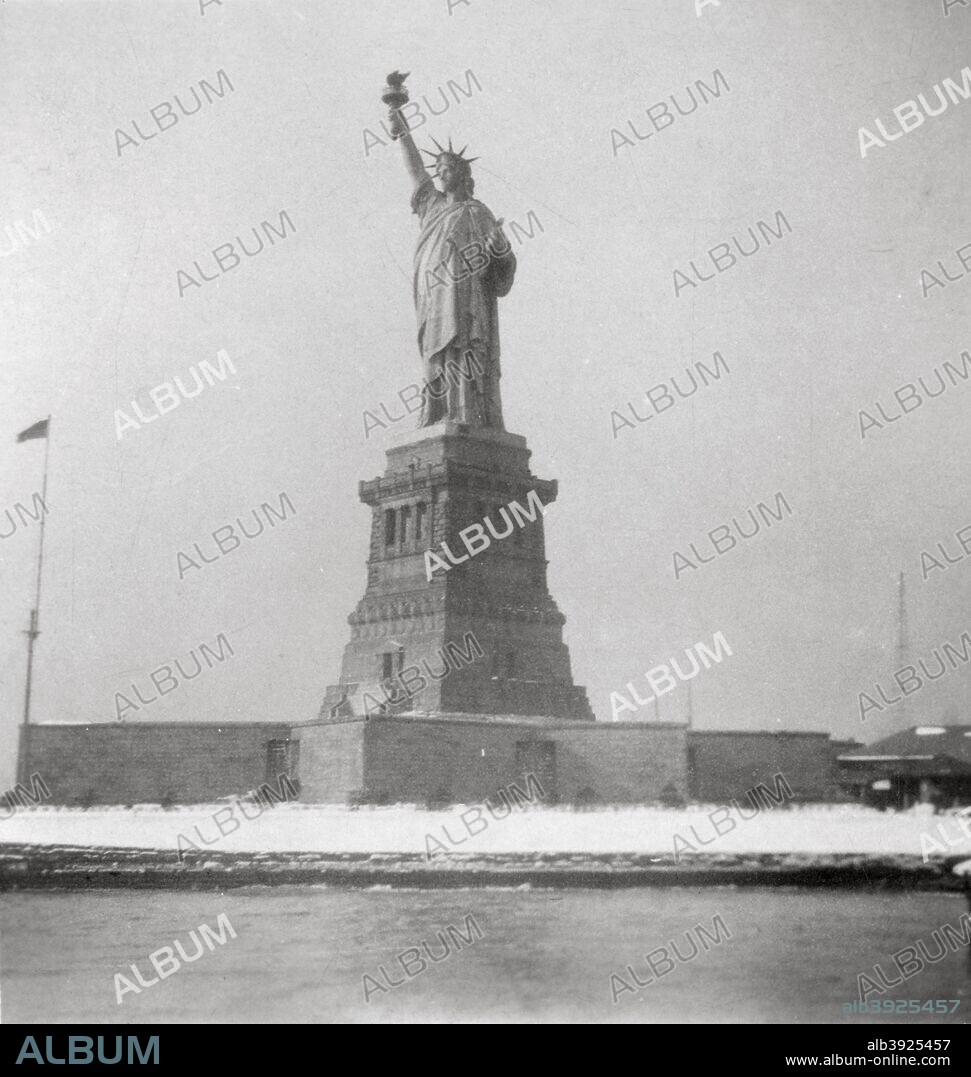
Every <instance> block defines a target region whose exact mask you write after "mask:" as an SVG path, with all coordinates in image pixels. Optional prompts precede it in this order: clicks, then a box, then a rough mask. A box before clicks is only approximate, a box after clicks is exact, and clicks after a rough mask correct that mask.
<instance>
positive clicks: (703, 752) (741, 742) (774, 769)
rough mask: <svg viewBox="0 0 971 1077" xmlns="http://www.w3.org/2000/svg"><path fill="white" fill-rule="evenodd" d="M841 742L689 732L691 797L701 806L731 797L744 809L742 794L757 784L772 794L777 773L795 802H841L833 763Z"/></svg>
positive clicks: (806, 736) (807, 736) (822, 736)
mask: <svg viewBox="0 0 971 1077" xmlns="http://www.w3.org/2000/svg"><path fill="white" fill-rule="evenodd" d="M843 743H844V742H841V741H834V740H832V739H831V738H830V736H829V734H827V733H784V732H779V733H772V732H765V733H761V732H752V733H749V732H725V733H722V732H712V731H695V730H691V731H689V733H688V752H689V756H688V771H689V788H690V791H691V796H692V798H693V799H695V800H700V801H703V802H705V803H727V802H728V801H729V800H731V799H732V798H733V797H735V798H737V799H738V800H739V801H740V802H742V803H743V807H747V801H745V793H746V791H747V790H749V789H752V788H754V787H755V786H756V785H758V784H759V783H760V782H761V783H764V784H765V785H767V786H768V787H769V788H770V789H773V790H774V789H775V782H774V780H773V775H774V774H778V773H781V774H783V775H784V777H785V780H786V782H787V783H788V785H789V787H790V788H791V789H792V791H793V793H794V794H795V796H794V798H793V799H795V800H803V801H806V800H829V801H833V800H842V799H845V796H844V794H843V793H842V792H841V789H840V784H839V771H838V768H837V765H836V756H837V755H838V754H839V751H840V750H842V747H843Z"/></svg>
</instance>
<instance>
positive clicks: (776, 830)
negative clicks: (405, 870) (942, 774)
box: [0, 803, 971, 860]
mask: <svg viewBox="0 0 971 1077" xmlns="http://www.w3.org/2000/svg"><path fill="white" fill-rule="evenodd" d="M246 808H247V813H248V814H249V815H253V814H255V811H254V808H253V807H252V805H246ZM716 811H717V814H716V815H715V820H714V822H715V823H717V824H718V829H720V830H722V831H724V833H722V834H721V835H720V836H719V835H718V834H717V832H716V829H715V826H714V824H713V820H712V819H710V818H709V815H710V813H715V812H716ZM217 812H221V814H220V815H219V816H218V820H214V818H213V816H214V814H216V813H217ZM463 815H464V821H463ZM219 822H221V823H222V829H223V830H225V831H227V833H226V834H225V835H221V834H220V830H219V826H218V823H219ZM732 823H733V824H734V826H733V827H731V826H730V824H732ZM939 828H940V829H939ZM180 835H181V839H182V840H180ZM676 835H677V836H678V839H679V840H678V842H677V845H676V844H675V836H676ZM922 835H927V837H926V838H925V840H924V843H923V844H922V841H921V836H922ZM429 836H430V837H429ZM945 836H946V838H947V839H948V840H945ZM930 841H933V842H934V843H936V844H934V845H932V844H929V842H930ZM20 843H24V844H37V845H54V844H57V845H77V846H95V847H98V846H100V847H116V848H135V849H159V850H167V849H170V850H172V851H173V853H177V851H178V850H179V849H180V848H181V849H182V850H189V851H192V848H193V845H195V846H197V847H198V848H199V849H200V850H205V849H206V848H207V847H211V848H212V849H213V851H217V850H218V851H223V852H253V853H256V852H271V853H272V852H307V853H311V852H315V853H316V852H322V853H328V852H330V853H422V854H423V853H426V852H431V853H438V854H440V853H443V852H445V851H448V852H453V851H457V852H461V853H473V854H475V853H481V854H488V853H587V854H591V853H640V854H651V855H661V854H667V855H669V856H670V855H671V854H672V853H674V852H678V853H680V858H681V859H682V860H685V859H687V858H689V857H690V856H691V855H692V851H693V850H697V851H698V852H701V853H710V854H713V853H724V854H732V853H776V854H778V853H795V854H840V853H842V854H853V853H857V854H870V855H875V856H882V855H905V856H916V857H920V856H922V854H923V852H924V850H925V849H926V850H927V851H928V853H929V855H931V856H933V857H935V858H936V857H940V856H944V855H949V856H961V857H965V856H967V857H971V838H969V837H968V836H967V834H966V833H965V832H964V831H963V830H962V829H961V827H960V826H959V824H958V821H956V820H955V819H954V817H953V816H952V815H950V814H947V815H931V814H927V813H924V812H919V811H914V812H901V813H896V814H894V813H887V812H878V811H873V810H868V809H865V808H860V807H857V806H853V805H850V806H848V805H814V806H806V807H798V808H790V809H766V810H763V811H762V812H761V813H760V814H758V815H756V816H755V817H753V818H751V819H748V820H744V819H741V818H740V817H739V816H738V814H737V813H736V812H735V811H732V812H731V814H730V816H728V817H727V818H726V817H725V809H721V810H720V811H719V810H717V809H716V808H715V807H714V806H705V807H699V806H693V807H690V808H685V809H664V808H633V807H621V808H617V809H613V810H612V809H600V810H596V811H571V810H569V809H564V808H544V807H535V806H534V807H529V808H526V809H524V810H513V811H512V812H511V813H510V814H509V815H508V816H506V817H505V818H495V819H494V818H493V817H492V816H491V815H490V814H489V813H488V811H486V810H485V809H484V808H483V807H482V806H481V805H480V806H477V807H470V808H467V809H463V808H460V807H454V808H452V809H450V810H447V811H425V810H421V809H418V808H414V807H408V806H400V805H399V806H394V807H363V808H359V809H356V810H353V809H349V808H344V807H329V806H321V805H303V804H280V805H277V806H276V807H274V808H273V809H272V810H269V809H268V810H266V811H264V812H263V814H262V815H260V816H259V817H257V818H255V819H246V818H243V817H242V815H241V813H240V808H239V807H238V805H237V804H236V803H233V804H232V805H231V806H229V807H226V806H223V805H219V804H212V805H207V806H196V807H183V808H175V809H170V810H168V811H163V810H162V809H161V808H159V807H157V806H154V805H144V806H135V807H133V808H100V809H89V810H87V811H83V810H80V809H71V808H50V807H48V808H45V807H36V808H25V809H21V810H19V811H18V812H17V813H16V814H14V815H13V816H11V817H10V818H8V819H4V820H0V852H2V847H3V845H5V844H20ZM190 843H192V844H190Z"/></svg>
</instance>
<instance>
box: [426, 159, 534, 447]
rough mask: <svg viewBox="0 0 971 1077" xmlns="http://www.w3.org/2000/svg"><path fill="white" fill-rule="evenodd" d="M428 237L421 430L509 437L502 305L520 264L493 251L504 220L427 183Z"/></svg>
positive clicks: (507, 251)
mask: <svg viewBox="0 0 971 1077" xmlns="http://www.w3.org/2000/svg"><path fill="white" fill-rule="evenodd" d="M411 204H412V209H413V211H414V212H415V213H416V214H417V215H418V219H419V222H420V233H419V236H418V245H417V247H416V249H415V270H414V299H415V310H416V312H417V315H418V348H419V351H420V352H421V357H422V363H423V366H424V377H425V387H424V388H423V391H422V408H421V415H420V418H419V426H430V425H431V424H432V423H436V422H443V421H449V422H456V423H466V424H468V425H472V426H489V427H494V428H496V429H498V430H502V429H504V427H503V422H502V404H501V400H500V396H499V377H500V370H499V311H498V303H497V297H498V296H503V295H506V294H507V293H508V292H509V290H510V288H512V284H513V278H514V276H515V273H516V258H515V256H514V255H513V254H512V252H511V250H510V246H509V245H508V241H507V245H506V247H505V248H501V247H490V246H489V245H488V242H487V237H488V236H490V235H491V234H492V232H493V230H494V229H495V227H496V219H495V217H493V215H492V212H491V211H490V210H489V208H488V207H487V206H485V205H484V204H483V203H482V202H479V201H478V200H477V199H475V198H469V199H467V200H465V201H462V202H453V203H449V202H448V200H447V199H446V197H445V195H444V194H442V193H441V192H440V191H439V190H438V189H437V188H436V187H435V185H434V184H433V183H432V181H431V179H430V178H426V179H425V180H424V181H423V182H422V183H421V184H420V185H419V186H418V187H417V188H416V189H415V192H414V194H413V195H412V200H411Z"/></svg>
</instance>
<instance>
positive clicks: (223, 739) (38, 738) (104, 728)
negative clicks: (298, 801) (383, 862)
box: [26, 722, 290, 805]
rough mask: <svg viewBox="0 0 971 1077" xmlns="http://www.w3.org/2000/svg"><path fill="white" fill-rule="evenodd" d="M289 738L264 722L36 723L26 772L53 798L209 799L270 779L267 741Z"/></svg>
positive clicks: (286, 730)
mask: <svg viewBox="0 0 971 1077" xmlns="http://www.w3.org/2000/svg"><path fill="white" fill-rule="evenodd" d="M289 736H290V727H289V726H287V725H283V724H280V723H273V724H270V723H262V722H261V723H256V722H246V723H243V722H235V723H233V722H230V723H226V724H225V725H215V724H208V723H207V724H202V723H188V722H186V723H179V722H170V723H159V722H150V723H148V722H146V723H141V722H139V723H134V722H133V723H131V724H128V723H117V724H115V723H113V724H111V725H109V724H107V723H105V724H95V725H33V726H31V727H30V729H29V735H28V738H27V757H26V759H27V774H28V775H29V774H32V773H34V772H36V773H38V774H39V775H40V776H41V778H43V780H44V784H45V785H46V786H47V787H48V789H49V790H50V793H51V796H50V801H49V803H52V804H69V805H87V804H160V803H163V802H165V801H171V802H173V803H179V804H205V803H210V802H212V801H213V800H215V799H216V797H221V796H232V795H235V794H239V793H245V792H248V791H249V790H250V789H254V788H256V787H258V786H259V785H260V784H262V783H263V782H264V781H266V780H267V777H268V775H267V746H268V744H269V742H270V741H271V740H286V739H287V738H288V737H289ZM276 778H277V775H275V774H274V775H272V777H271V780H272V782H273V785H274V788H276ZM28 784H29V783H28Z"/></svg>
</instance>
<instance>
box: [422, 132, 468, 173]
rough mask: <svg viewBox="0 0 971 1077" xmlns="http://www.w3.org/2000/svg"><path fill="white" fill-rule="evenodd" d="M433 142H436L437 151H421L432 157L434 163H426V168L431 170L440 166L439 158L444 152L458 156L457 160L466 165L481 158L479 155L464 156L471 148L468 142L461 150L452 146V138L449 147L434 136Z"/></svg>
mask: <svg viewBox="0 0 971 1077" xmlns="http://www.w3.org/2000/svg"><path fill="white" fill-rule="evenodd" d="M432 142H434V143H435V146H436V147H437V150H436V151H432V150H422V151H421V152H422V153H427V154H428V156H429V157H431V158H432V162H433V163H432V164H430V165H425V168H427V169H428V171H429V172H434V171H435V169H436V168H437V166H438V158H439V157H441V155H442V154H443V153H447V154H449V155H450V156H451V157H454V158H456V160H459V161H463V162H465V164H466V165H470V164H472V162H473V161H478V159H479V158H478V157H464V156H463V154H464V153H465V151H466V150H467V149H468V148H469V147H468V144H466V145H464V146H463V147H462V148H461V149H460V150H455V149H453V148H452V139H451V138H449V140H448V149H445V147H444V146H442V145H441V143H440V142H439V141H438V139H437V138H433V139H432Z"/></svg>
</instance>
